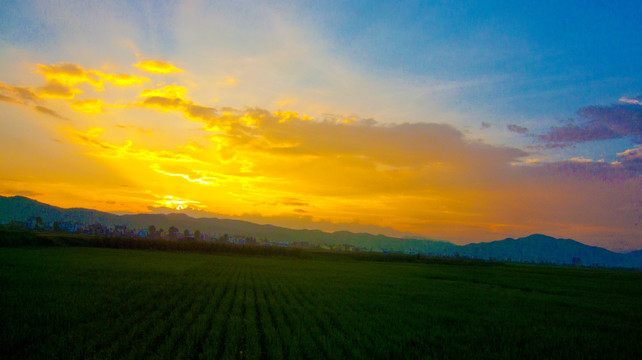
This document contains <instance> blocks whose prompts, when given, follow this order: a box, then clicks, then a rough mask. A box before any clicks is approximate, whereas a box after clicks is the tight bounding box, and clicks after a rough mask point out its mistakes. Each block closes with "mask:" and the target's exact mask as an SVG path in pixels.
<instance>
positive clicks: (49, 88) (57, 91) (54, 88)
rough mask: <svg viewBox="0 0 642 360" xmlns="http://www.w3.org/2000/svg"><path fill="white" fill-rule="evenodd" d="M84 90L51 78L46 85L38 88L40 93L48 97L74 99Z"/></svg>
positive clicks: (43, 96) (42, 96)
mask: <svg viewBox="0 0 642 360" xmlns="http://www.w3.org/2000/svg"><path fill="white" fill-rule="evenodd" d="M82 93H83V91H82V90H80V89H75V88H73V87H71V86H69V85H65V84H63V83H61V82H58V80H49V81H48V82H47V83H46V84H45V85H44V86H41V87H40V88H38V95H39V96H40V97H41V98H47V99H66V100H70V99H73V98H74V97H75V96H76V94H82Z"/></svg>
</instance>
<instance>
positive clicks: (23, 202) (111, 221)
mask: <svg viewBox="0 0 642 360" xmlns="http://www.w3.org/2000/svg"><path fill="white" fill-rule="evenodd" d="M37 216H39V217H41V218H42V221H43V222H44V223H49V222H53V221H59V222H71V223H76V222H77V223H81V224H94V223H100V224H102V225H105V226H115V225H127V227H129V228H136V229H147V227H148V226H149V225H154V226H156V228H164V229H169V227H170V226H176V227H177V228H179V230H181V231H182V230H184V229H189V230H190V231H195V230H200V231H201V233H204V234H212V235H213V234H225V233H227V234H230V235H242V236H253V237H255V238H257V239H268V240H271V241H277V242H288V243H291V242H307V243H308V244H310V245H329V246H334V245H340V244H347V245H352V246H355V247H359V248H362V249H366V250H372V251H390V252H401V253H407V254H415V253H420V254H424V255H430V256H449V257H452V256H461V257H469V258H477V259H496V260H502V261H505V260H510V261H519V262H536V263H553V264H562V265H568V264H573V263H574V259H575V263H577V262H579V263H580V264H581V265H586V266H606V267H626V268H642V250H638V251H633V252H629V253H626V254H621V253H616V252H612V251H609V250H607V249H604V248H600V247H596V246H589V245H585V244H582V243H580V242H577V241H574V240H571V239H557V238H553V237H550V236H546V235H541V234H533V235H530V236H527V237H524V238H519V239H512V238H508V239H504V240H499V241H492V242H485V243H472V244H467V245H455V244H453V243H450V242H445V241H436V240H429V239H406V238H395V237H388V236H384V235H373V234H367V233H352V232H348V231H337V232H333V233H328V232H323V231H320V230H295V229H288V228H284V227H278V226H273V225H259V224H255V223H251V222H247V221H241V220H230V219H218V218H193V217H190V216H187V215H185V214H135V215H115V214H111V213H107V212H102V211H97V210H91V209H83V208H71V209H63V208H59V207H56V206H51V205H48V204H44V203H41V202H38V201H35V200H32V199H29V198H26V197H22V196H13V197H4V196H0V221H3V222H6V221H27V220H28V219H29V218H31V217H37Z"/></svg>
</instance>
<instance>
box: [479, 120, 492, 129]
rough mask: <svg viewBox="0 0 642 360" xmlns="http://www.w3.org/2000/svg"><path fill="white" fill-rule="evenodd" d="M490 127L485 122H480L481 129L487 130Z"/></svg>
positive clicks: (489, 124)
mask: <svg viewBox="0 0 642 360" xmlns="http://www.w3.org/2000/svg"><path fill="white" fill-rule="evenodd" d="M490 127H491V123H487V122H485V121H482V123H481V128H482V129H488V128H490Z"/></svg>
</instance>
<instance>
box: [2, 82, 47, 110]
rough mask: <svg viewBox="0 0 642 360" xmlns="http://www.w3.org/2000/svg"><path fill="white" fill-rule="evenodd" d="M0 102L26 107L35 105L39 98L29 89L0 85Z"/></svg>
mask: <svg viewBox="0 0 642 360" xmlns="http://www.w3.org/2000/svg"><path fill="white" fill-rule="evenodd" d="M0 100H2V101H5V102H10V103H14V104H21V105H26V104H28V103H37V102H38V100H40V97H39V96H38V94H36V92H35V91H33V90H31V89H29V88H26V87H22V86H13V85H5V84H3V83H0Z"/></svg>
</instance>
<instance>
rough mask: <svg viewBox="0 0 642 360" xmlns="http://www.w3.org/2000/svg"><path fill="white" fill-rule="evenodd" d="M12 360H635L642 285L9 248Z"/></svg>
mask: <svg viewBox="0 0 642 360" xmlns="http://www.w3.org/2000/svg"><path fill="white" fill-rule="evenodd" d="M0 288H1V292H0V309H1V312H0V324H1V326H0V349H2V350H0V352H2V353H3V354H4V355H3V356H2V358H6V359H62V358H64V359H142V358H151V359H219V358H222V359H284V358H290V359H341V358H354V359H376V358H380V359H412V358H417V359H430V358H440V359H441V358H450V359H453V358H475V359H482V358H494V359H496V358H503V359H518V358H519V359H521V358H557V359H576V358H577V359H579V358H581V359H617V358H621V359H632V358H637V357H638V356H639V355H640V354H642V335H641V332H640V330H642V327H641V325H640V324H642V300H641V299H642V273H640V272H635V271H609V270H600V269H578V268H560V267H544V266H527V265H502V264H496V265H480V264H463V263H462V264H459V265H458V264H415V263H384V262H375V261H355V260H350V259H344V258H340V257H337V258H332V257H327V258H324V259H297V258H288V257H283V256H241V255H211V254H196V253H172V252H160V251H141V250H116V249H98V248H75V247H32V248H0Z"/></svg>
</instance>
